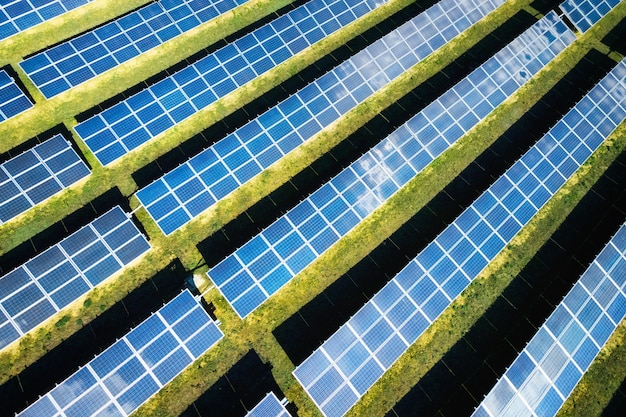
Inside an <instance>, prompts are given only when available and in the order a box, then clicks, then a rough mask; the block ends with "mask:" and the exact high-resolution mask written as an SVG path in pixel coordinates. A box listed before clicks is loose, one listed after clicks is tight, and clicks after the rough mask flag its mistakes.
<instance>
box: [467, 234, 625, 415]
mask: <svg viewBox="0 0 626 417" xmlns="http://www.w3.org/2000/svg"><path fill="white" fill-rule="evenodd" d="M624 316H626V225H623V226H622V227H621V228H620V229H619V231H618V232H617V233H616V234H615V236H614V237H613V238H612V239H611V241H610V242H609V243H608V244H607V245H606V246H605V248H604V249H603V250H602V252H600V254H599V255H598V257H597V258H596V259H595V260H594V261H593V263H592V264H591V265H590V266H589V268H588V269H587V270H586V271H585V272H584V273H583V275H582V276H581V277H580V280H579V281H578V282H577V283H576V284H575V285H574V287H573V288H572V290H571V291H570V292H569V293H568V294H567V296H566V297H565V299H564V300H563V301H562V302H561V303H560V304H559V305H558V306H557V308H556V309H555V310H554V312H553V313H552V314H551V315H550V317H548V319H547V320H546V322H545V323H544V325H543V326H542V327H541V328H540V329H539V331H538V332H537V333H536V334H535V336H534V337H533V338H532V339H531V341H530V342H529V343H528V345H527V346H526V348H524V350H523V351H522V352H521V353H520V354H519V356H518V357H517V358H516V359H515V361H514V362H513V364H512V365H511V366H510V367H509V368H508V369H507V371H506V372H505V374H504V375H503V377H502V378H501V379H500V380H499V381H498V383H497V384H496V385H495V386H494V387H493V389H492V390H491V391H490V392H489V394H488V395H487V396H486V397H485V399H484V400H483V402H482V403H481V405H480V406H479V407H478V408H477V409H476V411H475V412H474V414H473V416H475V417H483V416H484V417H489V416H491V417H495V416H505V415H516V416H522V415H527V416H531V415H537V416H554V415H556V413H557V411H558V410H559V409H560V408H561V406H562V405H563V403H564V401H565V400H566V399H567V397H568V396H569V395H570V394H571V392H572V390H573V389H574V387H575V386H576V384H578V381H580V379H581V378H582V375H583V374H584V373H585V372H586V371H587V369H588V368H589V365H591V363H592V362H593V360H594V359H595V357H596V356H597V355H598V353H599V352H600V349H602V347H603V346H604V345H605V343H606V341H607V340H608V338H609V337H610V336H611V334H612V333H613V332H614V331H615V328H616V327H617V325H619V324H620V322H621V321H622V320H623V319H624Z"/></svg>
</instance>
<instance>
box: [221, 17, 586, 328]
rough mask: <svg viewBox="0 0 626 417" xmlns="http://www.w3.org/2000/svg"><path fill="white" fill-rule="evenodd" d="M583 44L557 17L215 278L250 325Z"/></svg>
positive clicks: (449, 93)
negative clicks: (280, 293)
mask: <svg viewBox="0 0 626 417" xmlns="http://www.w3.org/2000/svg"><path fill="white" fill-rule="evenodd" d="M574 39H575V36H574V34H573V33H572V31H571V30H569V29H568V28H567V26H566V25H565V23H563V21H562V20H561V19H560V18H559V17H558V16H557V15H556V13H554V12H552V13H550V14H548V15H547V16H546V17H544V18H543V19H542V20H541V21H539V22H537V23H536V24H535V25H533V26H532V27H531V28H529V29H528V30H527V31H526V32H525V33H523V34H522V35H520V36H519V37H518V38H517V39H516V40H514V41H513V42H512V43H511V44H509V45H508V46H507V47H505V48H504V49H503V50H502V51H500V52H499V53H497V54H496V55H495V56H493V57H492V58H490V59H489V60H488V61H487V62H485V63H484V64H483V65H482V66H480V67H479V68H478V69H476V70H475V71H474V72H472V73H471V74H470V75H469V76H468V77H467V78H466V79H465V80H463V81H462V82H460V83H459V84H457V85H455V86H454V87H453V88H451V89H450V90H449V91H447V92H446V93H445V94H444V95H442V96H441V97H439V98H438V99H437V100H435V101H434V102H433V103H431V104H430V105H428V106H427V107H426V108H425V109H424V110H423V111H421V112H420V113H419V114H417V115H415V116H414V117H412V118H411V119H410V120H409V121H408V122H406V123H405V124H404V125H403V126H401V127H400V128H398V129H397V130H396V131H395V132H394V133H392V134H391V135H390V136H389V137H387V138H385V139H384V140H383V141H381V142H380V143H379V144H378V145H376V146H375V147H374V148H373V149H371V150H370V151H369V152H367V153H365V154H364V155H363V156H362V157H361V158H359V159H358V160H356V161H355V162H354V163H353V164H352V165H350V166H349V167H348V168H346V169H345V170H344V171H342V172H341V173H340V174H339V175H337V176H336V177H334V178H333V179H331V180H330V181H329V182H328V183H326V184H325V185H323V186H322V187H321V188H320V189H318V190H317V191H316V192H314V193H313V194H312V195H311V196H309V197H308V198H306V199H305V200H303V201H302V202H301V203H300V204H298V205H297V206H296V207H294V208H293V209H292V210H290V211H289V212H288V213H286V214H285V215H284V216H282V217H281V218H279V219H278V220H277V221H276V222H275V223H274V224H272V225H270V226H269V227H268V228H267V229H265V230H264V231H262V232H261V233H260V234H259V235H258V236H256V237H255V238H253V239H252V240H251V241H250V242H248V243H247V244H245V245H244V246H243V247H241V248H239V249H238V250H237V251H235V253H233V254H232V255H230V256H229V257H227V258H226V259H225V260H224V261H222V262H221V263H220V264H218V265H216V266H215V267H214V268H212V269H211V271H209V275H210V277H211V279H212V280H213V282H215V283H216V285H217V287H218V288H219V289H220V291H221V292H222V294H223V295H224V296H225V297H226V299H227V300H228V301H229V302H230V304H231V305H232V306H233V308H234V309H235V311H237V313H238V314H239V315H240V316H241V317H245V316H247V315H248V314H249V313H250V312H252V311H253V310H254V309H255V308H257V307H258V306H259V305H260V304H261V303H262V302H264V301H265V300H266V299H267V298H269V297H270V296H271V295H272V294H273V293H274V292H276V291H277V290H278V289H279V288H281V287H282V286H283V285H284V284H286V283H287V282H288V281H289V280H291V278H293V277H294V276H295V275H296V274H298V273H299V272H300V271H301V270H302V269H304V268H305V267H306V266H308V265H309V264H310V263H311V262H313V260H315V259H316V258H317V257H318V256H319V255H321V254H322V253H323V252H324V251H326V249H327V248H329V247H330V246H331V245H332V244H334V243H335V242H336V241H337V240H339V239H340V238H341V237H343V236H344V235H345V234H347V233H349V232H350V231H351V230H352V229H353V228H354V227H355V226H356V225H357V224H358V223H359V222H360V221H361V220H363V219H364V218H365V217H367V216H368V215H369V214H371V213H372V212H373V211H374V210H375V209H377V208H378V207H380V206H381V205H382V204H383V203H384V202H385V201H386V200H387V199H388V198H389V197H390V196H391V195H392V194H394V193H395V192H396V191H397V190H399V189H400V188H401V187H402V186H404V185H405V184H406V183H407V182H408V181H410V180H411V179H412V178H413V177H415V175H416V174H417V173H418V172H420V171H421V170H422V169H424V168H425V167H426V165H428V164H429V163H430V162H431V161H432V160H433V159H435V158H436V157H437V156H439V155H440V154H441V153H443V152H444V151H445V150H446V149H448V148H449V147H450V146H451V145H452V144H453V143H455V142H456V141H457V140H458V139H459V138H460V137H461V136H463V134H465V133H466V132H467V131H468V130H469V129H471V128H472V127H473V126H475V125H476V124H477V123H478V122H479V121H480V120H481V119H483V118H484V117H486V116H487V115H488V114H489V113H490V112H491V111H492V110H493V109H494V108H495V107H497V106H498V105H499V104H500V103H502V102H503V101H504V100H505V99H506V98H507V97H509V96H510V95H511V94H513V93H514V92H515V91H516V90H517V89H518V88H519V87H521V86H522V85H523V84H524V83H525V82H526V81H527V80H528V79H529V78H530V77H531V76H532V75H534V74H535V73H536V72H537V71H539V70H540V69H541V68H543V66H544V65H545V64H546V63H548V62H549V61H550V60H551V59H552V58H554V56H556V54H558V53H559V52H560V51H561V50H563V49H564V48H565V47H566V46H567V45H568V44H569V43H570V42H572V41H573V40H574Z"/></svg>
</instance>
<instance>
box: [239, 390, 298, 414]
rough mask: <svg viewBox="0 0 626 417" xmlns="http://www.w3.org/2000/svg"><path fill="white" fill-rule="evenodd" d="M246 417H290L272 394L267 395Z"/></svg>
mask: <svg viewBox="0 0 626 417" xmlns="http://www.w3.org/2000/svg"><path fill="white" fill-rule="evenodd" d="M246 417H291V414H289V411H287V409H286V408H285V406H284V405H283V404H282V403H281V402H280V401H278V398H276V395H274V393H273V392H270V393H268V394H267V395H266V396H265V398H263V399H262V400H261V402H259V403H258V404H257V405H256V406H255V407H254V408H253V409H252V410H250V412H249V413H248V414H246Z"/></svg>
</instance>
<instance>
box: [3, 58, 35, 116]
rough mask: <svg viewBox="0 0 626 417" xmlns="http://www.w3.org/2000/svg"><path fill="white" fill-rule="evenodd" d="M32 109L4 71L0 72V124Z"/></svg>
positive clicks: (28, 101)
mask: <svg viewBox="0 0 626 417" xmlns="http://www.w3.org/2000/svg"><path fill="white" fill-rule="evenodd" d="M31 107H33V103H31V102H30V100H29V99H28V97H26V95H25V94H24V92H23V91H22V90H21V89H20V88H19V87H18V86H17V84H16V83H15V80H13V78H11V76H10V75H9V74H7V72H6V71H5V70H0V123H2V122H4V121H5V120H7V119H10V118H11V117H13V116H15V115H18V114H20V113H21V112H23V111H25V110H27V109H29V108H31Z"/></svg>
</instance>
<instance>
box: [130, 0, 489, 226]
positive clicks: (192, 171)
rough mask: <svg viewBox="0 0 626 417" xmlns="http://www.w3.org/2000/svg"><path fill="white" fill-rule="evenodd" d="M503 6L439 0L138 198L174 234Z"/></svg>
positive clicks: (141, 191) (174, 171) (201, 154)
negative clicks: (476, 22) (440, 23)
mask: <svg viewBox="0 0 626 417" xmlns="http://www.w3.org/2000/svg"><path fill="white" fill-rule="evenodd" d="M500 3H501V1H500V0H498V1H495V2H490V3H488V6H487V3H482V6H481V5H479V4H478V3H473V2H471V4H472V5H473V6H472V7H473V8H470V6H469V4H470V2H468V3H466V4H464V7H466V6H467V9H465V8H464V9H463V10H461V9H460V8H459V6H458V4H457V2H454V1H452V0H443V1H441V2H440V3H438V4H436V5H435V6H433V7H431V8H430V9H428V10H426V11H425V12H424V13H422V14H420V15H418V16H417V17H415V18H414V19H412V20H410V21H409V22H407V23H405V24H404V25H402V26H400V27H399V28H398V29H396V30H394V31H392V32H391V33H390V34H388V35H386V36H384V37H383V38H382V39H380V40H378V41H377V42H375V43H373V44H372V45H370V46H368V47H367V48H366V49H364V50H363V51H361V52H359V53H357V54H356V55H354V56H353V57H351V58H350V59H348V60H346V61H344V62H343V63H341V64H340V65H339V66H337V67H335V68H334V69H333V70H332V71H330V72H328V73H326V74H325V75H323V76H322V77H320V78H318V79H317V80H315V81H313V82H312V83H310V84H309V85H307V86H306V87H304V88H303V89H302V90H300V91H298V92H297V93H296V94H294V95H292V96H291V97H289V98H287V99H286V100H284V101H283V102H281V103H279V104H278V105H277V106H275V107H273V108H271V109H270V110H268V111H267V112H265V113H264V114H262V115H260V116H259V117H257V118H256V119H254V120H252V121H250V122H249V123H248V124H246V125H244V126H243V127H241V128H240V129H238V130H236V131H235V132H234V133H232V134H231V135H229V136H227V137H226V138H224V139H222V140H220V141H219V142H217V143H216V144H215V145H214V146H212V147H210V148H208V149H206V150H205V151H203V152H201V153H200V154H198V155H196V156H195V157H193V158H192V159H191V160H189V161H188V162H187V163H185V164H183V165H181V166H180V167H178V168H176V169H174V170H173V171H171V172H170V173H168V174H166V175H165V176H164V177H162V178H161V179H159V180H157V181H155V182H154V183H152V184H150V185H148V186H147V187H145V188H143V189H142V190H140V191H139V192H138V193H137V197H138V198H139V200H140V201H141V203H142V205H143V206H144V207H145V208H146V209H147V210H148V213H149V214H150V216H152V218H153V219H154V220H155V221H156V222H157V224H158V225H159V227H160V228H161V230H162V231H163V232H164V233H165V234H166V235H167V234H170V233H172V232H173V231H174V230H176V229H178V228H179V227H181V226H182V225H184V224H185V223H187V222H188V221H189V220H191V219H192V218H194V217H195V216H197V215H198V214H199V213H200V212H202V211H204V210H206V209H207V208H208V207H210V206H212V205H213V204H214V203H215V202H216V201H217V200H219V199H221V198H223V197H224V196H226V195H227V194H229V193H230V192H232V191H233V190H235V189H236V188H237V187H239V186H240V185H241V184H243V183H245V182H247V181H248V180H249V179H250V178H252V177H254V176H255V175H257V174H258V173H260V172H261V171H262V170H263V169H265V168H267V167H269V166H270V165H272V164H273V163H274V162H276V161H278V160H279V159H280V158H281V157H282V156H284V155H286V154H287V153H289V152H290V151H291V150H293V149H294V148H296V147H297V146H299V145H300V144H302V143H304V142H305V141H306V140H308V139H310V138H311V137H313V136H314V135H315V134H317V133H318V132H320V131H321V130H322V129H323V128H325V127H326V126H328V125H330V124H331V123H333V122H334V121H335V120H337V119H339V118H340V117H341V116H342V115H344V114H345V113H346V112H348V111H350V110H351V109H353V108H354V107H355V106H356V105H357V104H358V103H360V102H362V101H363V100H365V99H366V98H367V97H368V96H370V95H371V94H373V92H375V91H377V90H379V89H380V88H382V87H383V86H384V85H387V83H389V82H390V81H391V80H392V79H393V78H394V77H396V76H397V75H398V74H399V73H400V72H402V71H404V70H406V69H408V68H410V67H411V66H413V65H415V64H416V63H417V62H419V61H420V60H421V59H423V58H424V57H426V56H427V55H428V54H430V53H431V52H432V51H433V50H436V49H437V48H439V47H440V46H442V45H443V44H445V43H446V41H448V40H450V39H451V38H452V37H453V36H454V35H455V34H458V33H460V32H461V31H462V30H464V29H466V28H467V27H468V26H469V25H470V24H471V23H472V22H474V21H476V20H478V19H480V18H481V17H482V16H484V14H485V13H487V12H488V11H489V10H493V9H495V8H496V7H497V5H498V4H500ZM479 6H480V7H481V8H479ZM465 13H468V15H465ZM446 14H447V15H448V16H457V19H456V20H455V21H447V24H448V25H449V26H445V25H443V22H444V19H443V16H445V15H446ZM470 17H471V18H472V19H473V20H470ZM431 21H438V22H442V25H441V26H437V27H435V26H433V24H432V23H430V22H431ZM444 35H445V36H446V37H445V38H444ZM398 68H399V70H397V69H398Z"/></svg>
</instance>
